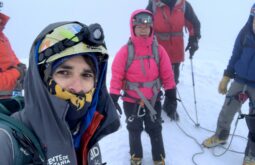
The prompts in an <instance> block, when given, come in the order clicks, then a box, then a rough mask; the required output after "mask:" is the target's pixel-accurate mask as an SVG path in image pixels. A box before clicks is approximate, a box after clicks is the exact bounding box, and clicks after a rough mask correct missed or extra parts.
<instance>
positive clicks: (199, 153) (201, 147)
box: [175, 122, 205, 165]
mask: <svg viewBox="0 0 255 165" xmlns="http://www.w3.org/2000/svg"><path fill="white" fill-rule="evenodd" d="M175 123H176V125H177V127H178V128H179V129H180V130H181V131H182V132H183V133H184V134H185V135H186V136H187V137H189V138H190V139H192V140H193V141H194V142H195V143H196V144H197V145H198V146H199V148H200V149H201V152H197V153H195V154H193V155H192V163H193V164H195V165H198V164H197V163H196V161H195V157H196V156H197V155H202V154H203V153H204V152H205V151H204V147H203V146H202V145H201V144H200V143H199V141H198V140H197V139H196V138H195V137H193V136H191V135H189V134H188V133H187V132H186V131H185V130H184V129H183V128H182V127H181V126H180V125H179V123H178V122H175Z"/></svg>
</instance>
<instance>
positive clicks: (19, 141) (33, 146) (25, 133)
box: [0, 96, 45, 164]
mask: <svg viewBox="0 0 255 165" xmlns="http://www.w3.org/2000/svg"><path fill="white" fill-rule="evenodd" d="M23 108H24V98H23V97H22V96H16V97H12V98H9V99H0V126H1V128H3V129H5V130H6V132H9V134H11V135H12V136H10V137H13V139H14V140H12V141H14V143H13V145H14V150H18V151H14V152H15V159H17V161H16V162H18V164H20V161H23V159H21V156H17V157H16V154H17V155H20V154H19V152H20V149H19V147H18V145H19V146H21V148H23V149H24V150H25V151H24V152H26V153H27V154H28V156H26V158H30V159H27V160H30V162H31V159H32V162H33V164H43V162H45V155H44V152H43V150H42V148H41V145H40V143H39V142H38V139H37V138H36V137H35V135H34V133H33V132H32V131H31V130H30V129H28V128H27V127H26V125H25V124H24V123H22V122H20V121H18V120H17V119H15V118H13V117H11V116H10V115H11V114H12V113H14V112H17V111H20V110H22V109H23ZM14 161H15V160H14Z"/></svg>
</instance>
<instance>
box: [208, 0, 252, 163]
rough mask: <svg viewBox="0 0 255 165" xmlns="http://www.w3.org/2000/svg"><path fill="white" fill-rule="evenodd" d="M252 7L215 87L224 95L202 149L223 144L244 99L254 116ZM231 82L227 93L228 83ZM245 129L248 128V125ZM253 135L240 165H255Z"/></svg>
mask: <svg viewBox="0 0 255 165" xmlns="http://www.w3.org/2000/svg"><path fill="white" fill-rule="evenodd" d="M254 16H255V4H254V5H253V6H252V8H251V12H250V16H249V18H248V21H247V23H246V24H245V25H244V27H243V28H242V29H241V31H240V32H239V34H238V36H237V38H236V40H235V45H234V49H233V52H232V56H231V58H230V60H229V63H228V66H227V68H226V69H225V71H224V75H223V78H222V80H221V81H220V83H219V88H218V91H219V93H221V94H226V98H225V102H224V105H223V107H222V110H221V112H220V114H219V117H218V122H217V128H216V132H215V134H214V135H213V136H211V137H210V138H208V139H206V140H205V141H204V142H203V145H204V146H205V147H208V148H210V147H215V146H217V145H220V144H224V143H226V142H227V139H228V137H229V133H230V126H231V122H232V120H233V118H234V116H235V114H236V113H237V112H239V113H241V111H240V109H241V106H242V105H243V103H244V102H245V101H246V99H249V102H250V103H249V108H250V112H249V113H251V114H254V113H255V47H254V45H255V17H254ZM231 79H233V82H232V83H231V85H230V88H229V90H228V89H227V88H228V83H229V82H230V80H231ZM248 127H249V124H248ZM253 127H254V126H253ZM250 137H253V138H250ZM254 137H255V132H254V131H252V132H251V131H250V135H249V141H248V145H247V147H246V151H245V159H244V164H243V165H254V164H255V147H254V146H255V138H254Z"/></svg>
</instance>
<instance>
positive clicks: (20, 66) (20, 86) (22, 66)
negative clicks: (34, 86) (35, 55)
mask: <svg viewBox="0 0 255 165" xmlns="http://www.w3.org/2000/svg"><path fill="white" fill-rule="evenodd" d="M15 69H17V70H18V71H19V73H20V76H19V79H18V80H17V85H16V87H15V89H16V90H22V89H23V88H24V85H23V84H24V79H25V75H26V72H27V66H26V65H25V64H23V63H19V64H18V65H17V66H16V67H15Z"/></svg>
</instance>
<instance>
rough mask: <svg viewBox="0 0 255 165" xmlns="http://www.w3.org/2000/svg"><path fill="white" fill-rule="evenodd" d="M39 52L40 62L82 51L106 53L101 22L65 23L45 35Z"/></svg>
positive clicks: (47, 61)
mask: <svg viewBox="0 0 255 165" xmlns="http://www.w3.org/2000/svg"><path fill="white" fill-rule="evenodd" d="M38 53H39V55H38V64H42V63H49V62H52V61H55V60H57V59H59V58H63V57H65V56H69V55H74V54H81V53H97V54H100V55H106V54H107V50H106V47H105V42H104V33H103V29H102V28H101V26H100V25H99V24H91V25H90V26H86V25H84V24H81V23H78V22H72V23H68V24H64V25H62V26H59V27H57V28H55V29H54V30H52V31H51V33H49V34H47V35H46V36H45V37H44V39H43V40H42V42H41V44H40V47H39V50H38Z"/></svg>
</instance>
